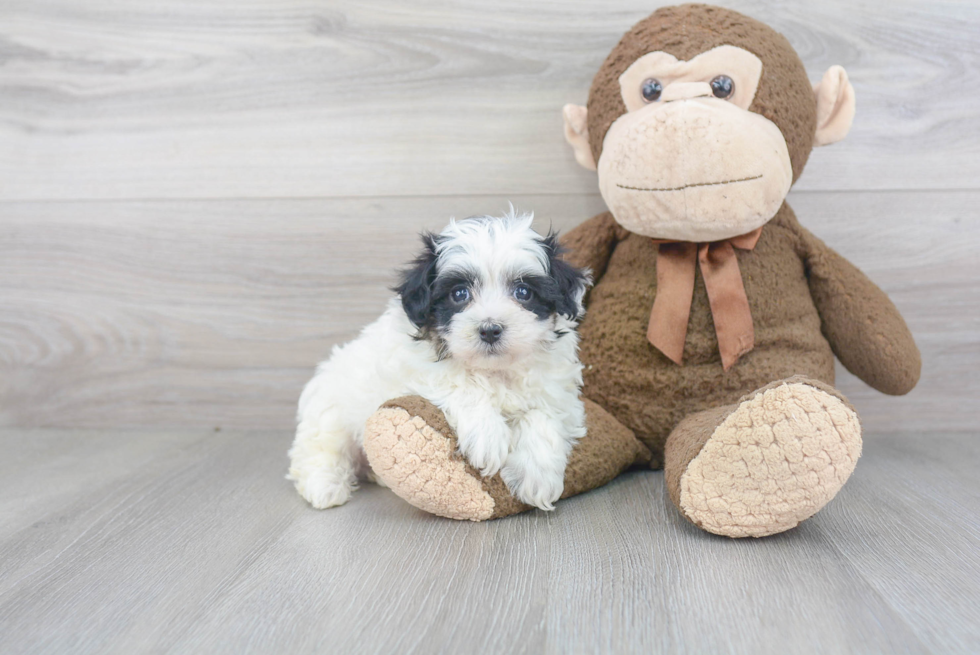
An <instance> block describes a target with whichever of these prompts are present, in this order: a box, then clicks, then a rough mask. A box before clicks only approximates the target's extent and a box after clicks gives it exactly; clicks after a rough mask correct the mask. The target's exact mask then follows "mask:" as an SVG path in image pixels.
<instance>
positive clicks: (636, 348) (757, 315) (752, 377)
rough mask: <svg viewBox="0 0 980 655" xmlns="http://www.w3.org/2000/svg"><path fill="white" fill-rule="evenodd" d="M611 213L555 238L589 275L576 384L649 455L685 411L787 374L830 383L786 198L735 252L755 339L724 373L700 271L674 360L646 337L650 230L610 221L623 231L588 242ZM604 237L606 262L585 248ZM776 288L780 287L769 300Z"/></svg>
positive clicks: (651, 280) (830, 358) (658, 458)
mask: <svg viewBox="0 0 980 655" xmlns="http://www.w3.org/2000/svg"><path fill="white" fill-rule="evenodd" d="M612 222H613V219H612V217H611V215H609V214H608V213H606V214H600V215H598V216H596V217H594V218H592V219H591V220H589V221H586V222H585V223H583V224H582V225H581V226H579V228H577V229H575V230H572V231H571V232H569V233H568V234H566V235H565V238H564V239H563V243H564V245H565V246H566V247H568V248H569V251H570V253H571V254H570V257H571V258H572V259H573V260H574V261H575V263H576V264H577V265H580V266H589V268H591V269H592V271H593V275H594V276H595V277H596V278H597V280H596V283H595V287H594V288H593V289H592V291H591V292H590V294H589V297H588V304H587V306H588V311H587V312H586V315H585V319H584V320H583V321H582V323H581V325H580V326H579V334H580V335H581V344H582V345H581V350H580V356H581V360H582V363H583V365H584V366H585V370H584V379H585V387H584V389H585V390H584V393H585V395H586V397H587V398H589V399H591V400H593V401H595V402H596V403H598V404H599V405H601V406H602V407H604V408H605V409H606V410H607V411H609V413H611V414H612V415H613V416H614V417H616V418H617V419H618V420H619V421H620V422H621V423H623V425H625V426H627V427H629V428H630V429H631V430H633V432H634V433H635V434H636V436H637V437H638V438H639V439H640V440H641V441H643V443H644V444H646V446H647V447H649V448H650V450H651V452H652V453H653V455H654V461H655V462H656V463H662V462H663V451H664V443H665V442H666V440H667V437H668V435H669V434H670V432H671V431H672V430H673V429H674V428H675V427H676V426H677V424H678V423H680V421H681V419H683V418H684V417H686V416H688V415H690V414H692V413H694V412H700V411H702V410H706V409H711V408H713V407H720V406H722V405H729V404H731V403H734V402H736V401H738V399H739V398H741V397H742V396H743V395H745V393H746V391H747V390H754V389H758V388H760V387H763V386H765V385H767V384H769V383H770V382H773V381H775V380H782V379H784V378H788V377H791V376H793V375H805V376H807V377H809V378H812V379H814V380H820V381H822V382H825V383H826V384H829V385H833V384H834V354H833V352H832V350H831V347H830V344H829V343H828V342H827V339H826V338H824V336H823V335H822V334H821V332H820V315H819V313H818V310H817V307H816V305H815V304H814V301H813V298H812V297H811V296H810V291H809V287H808V286H807V280H806V261H805V259H804V257H803V256H802V254H801V251H802V249H803V245H802V243H801V240H800V238H799V232H798V230H800V229H802V228H800V227H799V225H798V224H797V223H796V220H795V218H794V217H793V212H792V210H791V209H790V208H789V206H788V205H783V209H782V210H781V211H780V212H779V214H777V215H776V217H775V218H774V219H773V220H772V221H770V222H769V223H768V224H767V225H766V227H765V228H764V229H763V230H762V235H761V237H760V239H759V242H758V244H757V245H756V247H755V249H753V250H752V251H739V252H737V256H738V260H739V268H740V269H741V271H742V280H743V283H744V285H745V292H746V295H747V296H748V299H749V306H750V307H751V309H752V318H753V322H754V323H755V348H754V349H753V350H752V352H750V353H748V354H746V355H744V356H743V357H742V358H741V359H740V360H739V362H738V364H737V365H736V366H735V368H734V369H732V370H731V371H727V372H726V371H725V370H724V369H723V368H722V365H721V358H720V355H719V353H718V340H717V338H716V337H715V330H714V323H713V320H712V316H711V310H710V307H709V304H708V295H707V293H706V291H705V286H704V279H703V277H702V276H701V274H700V272H698V274H697V277H696V281H695V287H694V298H693V301H692V303H691V317H690V322H689V325H688V331H687V339H686V342H685V346H684V364H683V366H678V365H677V364H675V363H674V362H672V361H670V360H669V359H667V358H666V357H665V356H664V355H663V354H662V353H661V352H660V351H658V350H656V349H655V348H652V347H651V346H650V343H649V341H647V338H646V330H647V323H648V322H649V319H650V307H651V306H652V305H653V300H654V298H655V296H656V293H657V268H656V266H657V247H656V246H655V245H654V244H653V242H652V241H651V240H650V239H649V238H646V237H641V236H639V235H637V234H631V233H624V232H623V231H619V230H616V232H619V234H617V235H616V236H617V238H618V237H619V236H623V237H625V238H623V239H622V240H618V241H617V242H615V243H613V244H604V245H605V246H606V247H603V248H595V245H597V244H594V243H593V244H589V243H587V242H588V241H591V240H592V239H590V237H594V236H595V235H597V234H598V233H602V232H604V230H602V229H599V230H596V229H595V227H596V224H597V223H607V224H608V223H612ZM590 245H591V246H592V247H591V248H590ZM610 245H611V246H613V249H612V252H611V253H610V254H609V257H608V261H605V262H604V261H602V259H604V258H603V257H602V256H601V255H600V256H599V257H596V256H595V255H593V256H592V257H589V256H588V253H589V252H590V250H591V251H592V253H596V252H597V251H598V252H600V253H601V252H602V251H603V250H607V248H608V246H610ZM590 260H591V261H590ZM775 289H781V290H783V291H784V292H785V293H781V294H780V295H779V296H778V299H779V301H778V302H774V300H776V298H777V296H776V295H775V294H774V293H773V291H774V290H775ZM638 328H639V329H638Z"/></svg>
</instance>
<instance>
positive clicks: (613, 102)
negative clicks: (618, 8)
mask: <svg viewBox="0 0 980 655" xmlns="http://www.w3.org/2000/svg"><path fill="white" fill-rule="evenodd" d="M721 45H733V46H736V47H739V48H743V49H745V50H748V51H749V52H751V53H752V54H754V55H756V56H757V57H758V58H759V59H761V60H762V79H761V80H760V82H759V88H758V90H757V91H756V94H755V100H754V101H753V102H752V105H751V107H749V111H753V112H756V113H757V114H761V115H762V116H765V117H766V118H768V119H769V120H771V121H772V122H773V123H775V124H776V126H777V127H778V128H779V130H780V131H781V132H782V133H783V136H784V137H786V144H787V146H788V148H789V155H790V161H791V163H792V165H793V180H794V181H795V180H796V179H797V178H799V176H800V174H801V173H802V172H803V167H804V166H805V165H806V161H807V159H808V158H809V156H810V150H811V149H812V147H813V136H814V133H815V132H816V125H817V122H816V121H817V118H816V116H817V114H816V103H815V101H814V96H813V87H812V86H811V84H810V80H809V78H808V77H807V74H806V69H805V68H804V67H803V63H802V62H801V61H800V58H799V56H798V55H797V54H796V51H795V50H793V47H792V46H791V45H790V44H789V41H787V40H786V38H785V37H784V36H783V35H781V34H779V33H778V32H776V31H775V30H773V29H772V28H771V27H769V26H768V25H766V24H764V23H760V22H759V21H757V20H754V19H752V18H749V17H747V16H743V15H742V14H739V13H737V12H734V11H731V10H730V9H723V8H721V7H712V6H708V5H700V4H687V5H679V6H675V7H663V8H661V9H658V10H657V11H655V12H654V13H653V14H651V15H650V16H648V17H647V18H645V19H643V20H641V21H640V22H639V23H637V24H636V25H634V26H633V28H632V29H630V31H629V32H627V33H626V35H625V36H623V38H622V40H620V42H619V44H618V45H617V46H616V47H615V48H613V50H612V52H610V53H609V56H608V57H607V58H606V61H605V62H604V63H603V64H602V67H601V68H600V69H599V72H598V73H596V76H595V78H594V79H593V81H592V88H591V89H590V91H589V101H588V110H589V113H588V120H589V123H588V125H589V142H590V145H591V147H592V155H593V157H594V158H595V161H599V155H600V154H601V153H602V141H603V139H604V138H605V136H606V132H607V131H608V130H609V126H610V125H612V124H613V122H614V121H615V120H616V119H617V118H619V117H620V116H621V115H623V114H624V113H626V106H625V105H624V104H623V99H622V96H621V95H620V89H619V76H620V75H622V74H623V72H624V71H625V70H626V69H627V68H629V66H630V64H632V63H633V62H634V61H636V59H637V58H639V57H642V56H643V55H645V54H647V53H650V52H658V51H662V52H666V53H668V54H670V55H673V56H675V57H677V58H678V59H681V60H689V59H691V58H693V57H695V56H696V55H698V54H700V53H702V52H705V51H707V50H710V49H712V48H715V47H717V46H721Z"/></svg>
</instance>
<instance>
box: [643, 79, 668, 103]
mask: <svg viewBox="0 0 980 655" xmlns="http://www.w3.org/2000/svg"><path fill="white" fill-rule="evenodd" d="M663 90H664V87H663V85H662V84H661V83H660V80H656V79H654V78H652V77H651V78H649V79H646V80H643V84H642V85H641V86H640V93H641V94H642V95H643V101H644V102H656V101H657V100H660V94H661V92H663Z"/></svg>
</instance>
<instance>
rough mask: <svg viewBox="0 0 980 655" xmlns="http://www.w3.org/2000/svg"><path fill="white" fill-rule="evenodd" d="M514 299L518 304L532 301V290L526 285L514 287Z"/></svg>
mask: <svg viewBox="0 0 980 655" xmlns="http://www.w3.org/2000/svg"><path fill="white" fill-rule="evenodd" d="M514 298H516V299H517V302H527V301H528V300H530V299H531V289H530V288H528V286H527V285H526V284H518V285H517V286H516V287H514Z"/></svg>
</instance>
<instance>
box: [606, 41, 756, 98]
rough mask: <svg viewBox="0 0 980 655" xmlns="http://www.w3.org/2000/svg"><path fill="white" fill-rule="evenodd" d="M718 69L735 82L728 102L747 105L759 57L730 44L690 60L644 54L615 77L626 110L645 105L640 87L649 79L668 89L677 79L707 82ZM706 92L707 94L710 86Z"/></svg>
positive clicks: (752, 93) (663, 54) (664, 55)
mask: <svg viewBox="0 0 980 655" xmlns="http://www.w3.org/2000/svg"><path fill="white" fill-rule="evenodd" d="M718 71H724V73H725V75H727V76H728V77H730V78H732V81H733V82H734V83H735V90H734V91H733V92H732V95H731V96H730V97H729V98H728V102H730V103H731V104H733V105H735V106H736V107H740V108H741V109H748V108H749V107H751V106H752V101H753V100H754V99H755V92H756V90H757V89H758V87H759V79H760V78H761V76H762V60H761V59H759V58H758V57H756V56H755V55H753V54H752V53H751V52H748V51H747V50H743V49H742V48H736V47H735V46H730V45H723V46H718V47H717V48H712V49H711V50H709V51H707V52H703V53H701V54H700V55H698V56H697V57H695V58H694V59H691V60H690V61H680V60H678V59H677V57H674V56H673V55H670V54H668V53H666V52H651V53H648V54H645V55H643V56H642V57H640V58H639V59H637V60H636V61H634V62H633V63H632V64H631V65H630V67H629V68H627V69H626V72H624V73H623V74H622V75H620V76H619V89H620V94H621V95H622V96H623V104H624V105H625V106H626V109H627V110H628V111H636V110H637V109H642V108H643V107H644V106H645V105H646V102H645V101H644V99H643V94H642V93H641V92H640V89H641V86H642V84H643V82H644V81H645V80H647V79H649V78H653V79H655V80H657V81H659V82H660V83H661V84H662V85H664V86H665V87H667V89H669V88H670V87H669V86H668V85H673V84H676V83H678V82H693V81H698V80H699V81H702V82H708V81H709V80H711V79H712V78H713V77H714V76H715V75H717V74H718ZM674 88H677V87H674ZM707 91H708V92H709V93H710V87H709V89H707ZM664 94H665V95H664V96H663V97H661V99H660V100H661V101H667V100H670V99H671V97H670V95H669V92H668V91H667V90H665V91H664Z"/></svg>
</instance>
